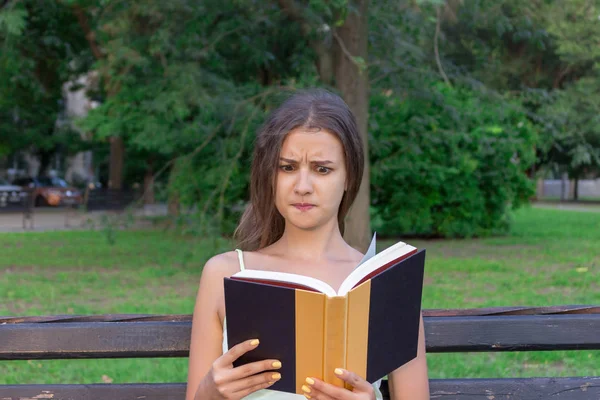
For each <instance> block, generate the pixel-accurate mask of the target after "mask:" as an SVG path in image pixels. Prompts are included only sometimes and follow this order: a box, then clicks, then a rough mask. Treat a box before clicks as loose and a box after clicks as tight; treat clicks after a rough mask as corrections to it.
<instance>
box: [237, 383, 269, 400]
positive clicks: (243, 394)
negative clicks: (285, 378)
mask: <svg viewBox="0 0 600 400" xmlns="http://www.w3.org/2000/svg"><path fill="white" fill-rule="evenodd" d="M274 383H275V382H271V381H270V382H263V383H259V384H257V385H254V386H251V387H248V388H246V389H242V390H240V391H238V392H235V393H234V395H235V397H236V398H238V399H243V398H245V397H246V396H248V395H250V394H252V393H254V392H258V391H259V390H262V389H266V388H268V387H270V386H271V385H273V384H274Z"/></svg>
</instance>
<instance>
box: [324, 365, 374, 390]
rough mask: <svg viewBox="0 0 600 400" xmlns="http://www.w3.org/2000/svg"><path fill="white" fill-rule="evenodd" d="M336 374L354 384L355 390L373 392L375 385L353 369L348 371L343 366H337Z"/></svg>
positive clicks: (351, 384)
mask: <svg viewBox="0 0 600 400" xmlns="http://www.w3.org/2000/svg"><path fill="white" fill-rule="evenodd" d="M334 373H335V375H336V376H337V377H338V378H340V379H341V380H343V381H344V382H346V383H347V384H349V385H350V386H352V387H353V388H354V392H355V393H356V392H361V393H362V392H371V391H372V390H373V386H372V385H371V384H370V383H369V382H367V381H366V380H364V379H363V378H362V377H360V376H358V375H357V374H355V373H354V372H352V371H348V370H346V369H342V368H336V369H335V371H334Z"/></svg>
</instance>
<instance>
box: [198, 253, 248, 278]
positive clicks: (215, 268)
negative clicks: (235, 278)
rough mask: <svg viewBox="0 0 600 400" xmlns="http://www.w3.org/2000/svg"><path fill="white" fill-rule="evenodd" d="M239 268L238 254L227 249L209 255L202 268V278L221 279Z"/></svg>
mask: <svg viewBox="0 0 600 400" xmlns="http://www.w3.org/2000/svg"><path fill="white" fill-rule="evenodd" d="M239 270H240V266H239V261H238V256H237V253H236V252H235V251H228V252H225V253H221V254H217V255H215V256H213V257H211V258H210V259H209V260H208V261H207V262H206V264H204V268H202V279H203V280H208V281H214V280H221V279H223V278H225V277H229V276H231V275H233V274H235V273H236V272H238V271H239Z"/></svg>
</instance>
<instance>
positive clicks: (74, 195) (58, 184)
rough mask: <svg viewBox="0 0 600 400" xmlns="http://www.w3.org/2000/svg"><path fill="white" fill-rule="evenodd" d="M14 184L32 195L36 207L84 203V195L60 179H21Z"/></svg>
mask: <svg viewBox="0 0 600 400" xmlns="http://www.w3.org/2000/svg"><path fill="white" fill-rule="evenodd" d="M13 184H15V185H18V186H20V187H22V188H23V189H24V190H26V191H28V192H30V193H31V195H32V196H33V202H34V205H35V206H36V207H39V206H46V205H47V206H53V207H58V206H65V205H69V206H71V205H79V204H82V203H83V194H82V193H81V191H80V190H79V189H77V188H75V187H73V186H70V185H69V184H68V183H67V182H66V181H65V180H64V179H61V178H58V177H39V178H19V179H15V181H14V182H13Z"/></svg>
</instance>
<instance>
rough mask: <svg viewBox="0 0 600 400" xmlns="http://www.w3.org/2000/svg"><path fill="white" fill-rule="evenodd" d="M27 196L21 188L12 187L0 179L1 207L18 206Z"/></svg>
mask: <svg viewBox="0 0 600 400" xmlns="http://www.w3.org/2000/svg"><path fill="white" fill-rule="evenodd" d="M25 195H26V193H25V192H24V191H23V189H21V187H20V186H17V185H11V184H10V183H8V182H7V181H5V180H4V179H0V207H7V206H8V205H10V204H18V203H20V202H21V200H22V198H23V197H24V196H25Z"/></svg>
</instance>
